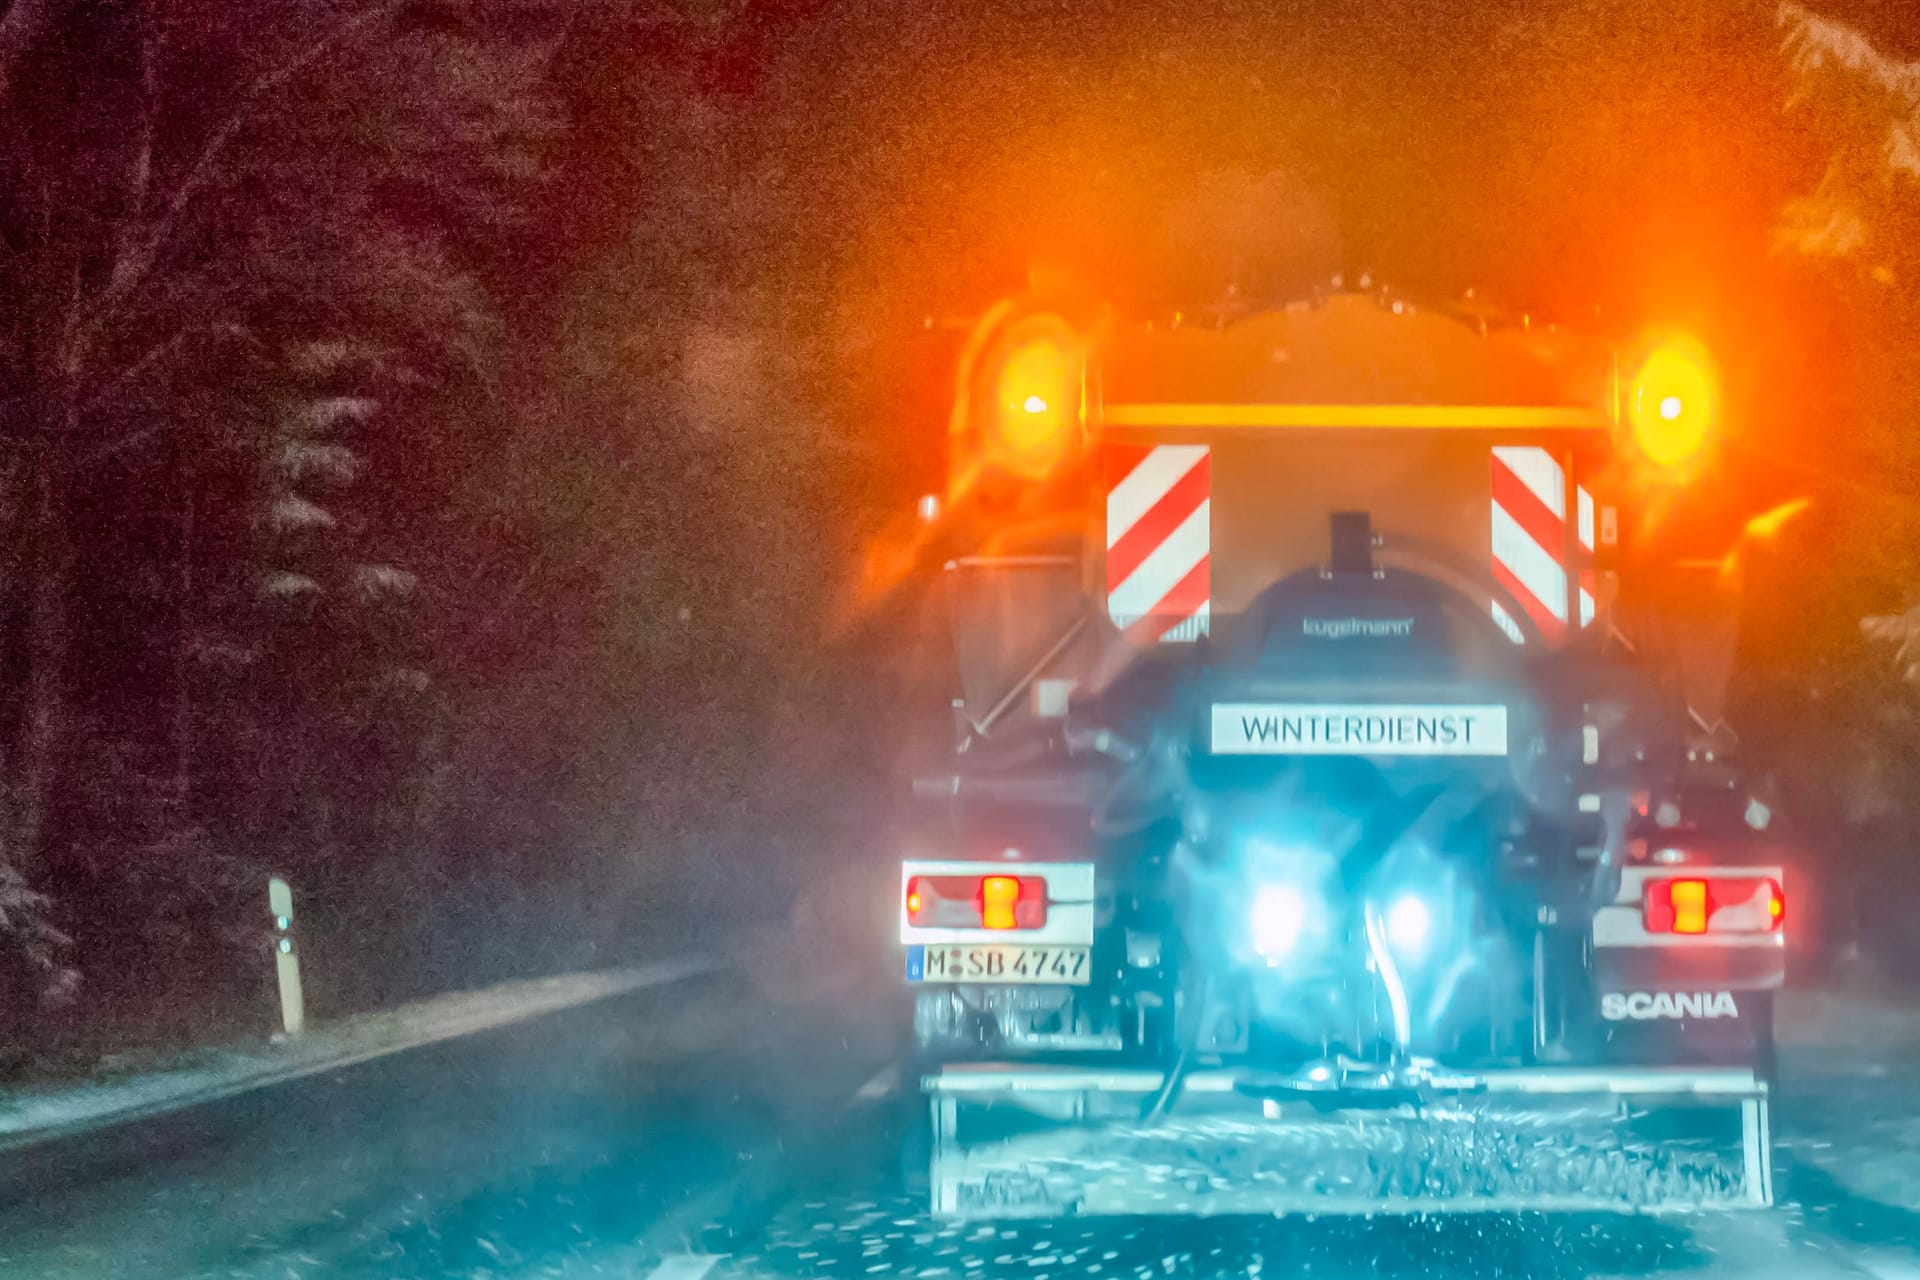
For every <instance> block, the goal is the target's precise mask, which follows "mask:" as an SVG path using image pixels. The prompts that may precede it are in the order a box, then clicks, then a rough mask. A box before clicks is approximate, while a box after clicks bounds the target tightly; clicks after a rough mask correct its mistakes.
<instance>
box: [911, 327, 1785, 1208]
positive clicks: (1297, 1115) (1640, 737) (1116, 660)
mask: <svg viewBox="0 0 1920 1280" xmlns="http://www.w3.org/2000/svg"><path fill="white" fill-rule="evenodd" d="M1670 364H1671V362H1669V365H1668V366H1667V367H1670ZM1650 367H1655V368H1658V367H1661V366H1654V365H1650ZM1709 410H1710V406H1709V405H1708V404H1707V403H1706V393H1705V390H1704V384H1702V383H1701V382H1700V381H1699V380H1697V379H1696V380H1693V381H1689V380H1688V379H1687V378H1678V379H1675V378H1671V377H1669V378H1668V379H1667V380H1666V382H1664V383H1662V382H1660V381H1659V380H1655V381H1654V382H1652V383H1648V382H1646V381H1645V379H1644V377H1640V378H1636V377H1633V376H1629V377H1626V378H1622V376H1621V375H1620V373H1619V372H1618V370H1617V369H1616V367H1615V364H1614V362H1613V359H1612V357H1611V355H1610V353H1608V352H1606V351H1605V350H1604V349H1602V348H1599V347H1597V346H1595V345H1593V344H1589V343H1585V342H1582V341H1580V340H1578V339H1576V338H1574V337H1572V336H1570V335H1565V334H1560V333H1557V332H1548V331H1545V330H1536V329H1535V328H1534V327H1533V326H1531V325H1527V324H1520V325H1515V326H1512V327H1509V328H1506V329H1497V328H1490V327H1489V326H1488V325H1486V324H1485V323H1484V322H1481V321H1477V320H1472V321H1470V320H1468V319H1464V318H1461V317H1456V316H1451V315H1447V314H1443V313H1435V312H1428V311H1424V310H1421V309H1418V308H1415V307H1412V306H1410V305H1409V304H1407V303H1406V302H1405V301H1404V300H1399V299H1394V298H1391V297H1386V296H1382V295H1374V294H1336V295H1334V296H1331V297H1328V298H1325V299H1321V300H1318V301H1316V302H1314V303H1312V304H1309V305H1303V306H1299V307H1293V308H1286V309H1282V310H1275V311H1269V312H1261V313H1257V314H1252V315H1248V316H1245V317H1241V318H1239V319H1238V320H1237V321H1236V322H1235V323H1233V324H1209V325H1204V326H1193V325H1189V324H1186V323H1184V322H1183V321H1182V320H1181V319H1180V318H1178V317H1163V318H1161V319H1160V320H1159V321H1157V322H1155V323H1153V324H1144V323H1136V324H1128V325H1124V326H1123V325H1119V324H1117V323H1113V322H1110V321H1109V322H1106V323H1104V324H1083V325H1074V324H1071V323H1068V322H1066V321H1063V320H1060V319H1058V318H1057V317H1054V316H1052V315H1049V314H1047V313H1045V312H1043V311H1041V310H1039V309H1036V308H1025V309H1023V308H1018V307H1013V308H1007V309H1003V310H1002V311H1000V312H998V313H996V314H995V315H993V316H990V317H989V318H988V320H987V321H986V322H985V323H984V324H983V326H982V328H981V330H980V331H979V332H978V333H976V335H975V339H974V341H973V343H972V344H971V346H970V348H969V351H968V353H967V356H966V358H965V360H964V361H963V369H962V378H961V383H960V390H959V394H958V396H957V403H956V410H955V417H954V429H953V432H952V446H953V483H952V485H951V486H950V490H949V493H948V495H947V502H946V504H945V507H944V514H943V517H942V520H943V529H942V533H943V535H944V536H945V537H946V538H947V539H948V540H949V545H950V546H951V547H952V549H953V552H954V554H952V555H951V556H950V557H949V558H948V559H947V560H946V562H945V563H946V568H945V574H944V576H945V579H946V588H947V593H948V600H949V602H950V604H951V622H952V640H953V646H952V651H953V654H954V657H955V661H954V667H953V672H954V696H953V699H952V705H951V711H952V724H951V734H950V736H949V737H947V740H946V741H945V742H944V743H943V749H942V750H941V751H940V752H939V753H938V763H937V765H936V767H933V768H931V769H929V770H927V771H926V772H925V773H924V774H923V775H922V776H920V777H919V778H917V779H916V781H915V793H916V795H917V797H918V798H919V812H918V815H917V819H916V821H915V822H914V823H913V824H911V826H910V827H909V829H907V830H906V831H903V832H902V833H901V836H900V843H901V846H902V848H901V852H902V855H903V860H902V864H901V870H900V881H899V903H900V917H899V922H900V935H899V936H900V941H901V943H902V945H903V947H904V950H905V956H904V971H905V976H906V980H907V982H908V983H909V984H910V985H911V986H912V987H913V989H914V993H915V995H914V1003H915V1026H914V1044H915V1062H916V1068H915V1071H914V1073H913V1074H914V1078H915V1079H917V1080H918V1082H919V1085H920V1090H921V1094H922V1097H923V1099H924V1121H925V1124H926V1126H927V1128H928V1130H929V1136H930V1138H931V1143H930V1149H931V1159H930V1168H929V1170H928V1172H929V1175H930V1186H931V1196H932V1202H933V1206H934V1208H935V1209H936V1210H937V1211H939V1212H941V1213H943V1214H949V1215H959V1216H1013V1215H1052V1214H1060V1213H1142V1212H1165V1213H1248V1212H1252V1213H1279V1212H1293V1211H1303V1212H1346V1211H1353V1212H1380V1211H1394V1210H1408V1211H1414V1210H1417V1211H1431V1210H1434V1209H1443V1208H1447V1209H1489V1208H1556V1209H1593V1208H1622V1209H1632V1210H1642V1211H1659V1210H1674V1209H1686V1210H1694V1209H1699V1208H1701V1207H1707V1206H1716V1207H1742V1206H1758V1205H1765V1204H1767V1203H1770V1200H1771V1194H1772V1192H1771V1172H1770V1169H1771V1166H1770V1151H1769V1145H1768V1137H1767V1120H1768V1103H1769V1081H1768V1074H1769V1064H1770V1053H1771V1025H1770V1017H1771V1005H1770V1000H1771V994H1770V993H1771V991H1772V990H1773V989H1775V988H1776V987H1778V986H1779V984H1780V983H1781V981H1782V980H1783V977H1784V955H1785V952H1784V933H1783V921H1784V914H1785V901H1786V899H1785V888H1786V882H1785V871H1784V861H1785V859H1784V856H1783V850H1782V847H1781V845H1780V843H1779V841H1778V838H1777V833H1776V831H1775V830H1774V827H1775V825H1776V824H1775V823H1774V820H1773V818H1772V814H1771V811H1770V810H1769V809H1768V807H1767V806H1765V805H1764V804H1761V803H1760V802H1759V801H1758V800H1756V799H1754V798H1753V797H1752V796H1750V795H1749V794H1748V792H1747V791H1746V789H1745V787H1744V783H1743V780H1742V779H1741V778H1740V776H1739V774H1738V772H1737V770H1736V769H1733V768H1731V767H1730V766H1729V761H1728V759H1727V751H1728V744H1727V741H1726V739H1725V736H1724V734H1714V733H1709V732H1707V731H1706V729H1707V725H1708V724H1709V723H1711V722H1710V721H1707V720H1706V719H1705V718H1704V717H1702V716H1700V715H1699V714H1697V712H1698V708H1697V707H1694V706H1690V705H1689V702H1688V700H1687V698H1686V697H1685V696H1684V694H1685V691H1684V690H1681V689H1679V688H1678V687H1677V686H1676V684H1675V682H1674V680H1673V679H1672V671H1671V669H1670V668H1668V667H1667V666H1663V664H1662V661H1661V659H1660V657H1659V655H1658V654H1657V653H1655V652H1653V651H1652V649H1653V646H1652V645H1650V644H1649V643H1647V641H1646V640H1645V639H1642V641H1641V642H1640V643H1638V644H1636V641H1635V635H1636V631H1638V632H1639V634H1640V635H1641V636H1642V637H1653V636H1656V635H1661V634H1664V632H1663V631H1662V629H1661V628H1660V626H1659V625H1658V622H1657V619H1652V617H1651V614H1650V613H1649V611H1648V609H1647V608H1646V607H1644V605H1643V604H1642V603H1641V601H1640V598H1639V597H1636V595H1635V592H1634V590H1633V589H1632V583H1633V581H1634V580H1635V579H1636V578H1652V577H1653V576H1654V575H1656V574H1657V573H1658V572H1659V569H1658V567H1657V566H1655V565H1652V564H1650V563H1649V562H1648V561H1646V560H1645V558H1643V557H1637V556H1636V554H1635V550H1634V547H1633V545H1632V542H1633V539H1632V530H1633V529H1634V527H1635V523H1634V522H1635V519H1636V513H1635V511H1634V509H1633V505H1632V502H1631V499H1632V498H1633V497H1634V496H1635V492H1636V490H1635V486H1636V484H1638V483H1641V480H1640V477H1641V475H1642V474H1643V472H1642V470H1641V469H1643V468H1644V467H1646V466H1648V465H1650V462H1651V455H1652V454H1653V453H1656V452H1662V451H1663V450H1662V448H1661V446H1663V445H1664V444H1667V443H1670V442H1671V438H1672V437H1673V436H1674V435H1675V434H1676V433H1679V432H1681V431H1683V430H1684V431H1693V430H1694V429H1695V428H1696V425H1697V424H1696V421H1693V420H1685V419H1687V416H1688V415H1689V414H1692V415H1695V417H1696V418H1698V417H1701V416H1705V415H1706V414H1707V413H1708V412H1709ZM1635 428H1643V429H1641V430H1636V429H1635ZM1664 452H1665V454H1666V455H1668V456H1666V457H1665V458H1664V460H1662V461H1661V462H1660V464H1659V465H1660V466H1661V467H1663V468H1664V469H1665V470H1667V471H1673V470H1675V465H1676V464H1675V461H1674V459H1673V457H1672V456H1671V455H1672V453H1673V451H1672V450H1664ZM1687 461H1688V459H1687V458H1686V457H1682V458H1680V459H1679V460H1678V462H1679V464H1680V465H1682V466H1683V465H1684V464H1685V463H1686V462H1687ZM1659 595H1660V593H1659V592H1650V593H1647V599H1654V598H1658V596H1659ZM1642 617H1646V618H1647V619H1648V620H1647V621H1645V622H1644V623H1643V622H1642V621H1641V619H1642Z"/></svg>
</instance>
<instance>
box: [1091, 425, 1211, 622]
mask: <svg viewBox="0 0 1920 1280" xmlns="http://www.w3.org/2000/svg"><path fill="white" fill-rule="evenodd" d="M1108 464H1109V467H1110V471H1109V483H1110V488H1109V489H1108V492H1107V534H1106V546H1107V575H1106V576H1107V616H1108V617H1110V618H1112V620H1113V622H1114V625H1115V626H1117V627H1119V628H1120V629H1121V630H1122V631H1123V632H1125V633H1126V634H1127V636H1128V638H1129V639H1132V640H1135V641H1139V642H1142V643H1149V644H1150V643H1153V642H1155V641H1192V640H1198V639H1199V638H1200V637H1202V636H1204V635H1206V634H1207V628H1208V625H1209V623H1210V621H1211V619H1212V605H1211V597H1212V590H1211V564H1210V561H1209V558H1208V557H1209V552H1210V549H1211V543H1212V512H1213V504H1212V501H1211V500H1210V499H1209V497H1208V491H1209V489H1210V487H1211V475H1210V473H1209V470H1208V468H1209V454H1208V450H1207V446H1205V445H1191V444H1177V445H1159V446H1156V447H1153V448H1148V449H1138V448H1128V447H1125V446H1115V447H1113V448H1111V449H1110V450H1109V452H1108Z"/></svg>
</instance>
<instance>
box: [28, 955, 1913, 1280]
mask: <svg viewBox="0 0 1920 1280" xmlns="http://www.w3.org/2000/svg"><path fill="white" fill-rule="evenodd" d="M764 986H765V984H752V983H748V982H746V981H744V980H743V979H741V978H740V977H737V976H730V975H721V976H717V977H710V978H702V979H696V980H692V981H689V982H686V983H681V984H677V985H674V986H670V987H665V988H658V989H653V990H648V991H643V992H639V993H636V994H634V995H632V996H628V997H623V998H620V999H617V1000H611V1001H607V1002H604V1003H602V1004H599V1005H594V1006H588V1007H586V1008H583V1009H579V1010H574V1011H570V1012H566V1013H561V1014H555V1015H551V1016H548V1017H545V1018H540V1019H535V1020H533V1021H530V1022H526V1023H521V1024H518V1025H516V1026H513V1027H510V1028H507V1029H504V1030H501V1031H497V1032H491V1033H487V1034H483V1035H478V1036H473V1037H470V1038H468V1039H465V1040H459V1041H454V1042H449V1043H444V1044H440V1045H436V1046H433V1047H430V1048H425V1049H420V1050H416V1051H413V1052H409V1053H402V1054H399V1055H396V1056H393V1057H390V1058H385V1059H381V1060H379V1061H376V1062H371V1063H367V1064H364V1065H361V1066H357V1067H352V1068H349V1069H346V1070H343V1071H340V1072H336V1073H333V1074H329V1075H322V1076H315V1077H311V1078H308V1079H305V1080H301V1081H297V1082H294V1083H291V1084H286V1085H281V1086H277V1087H274V1088H269V1089H263V1090H259V1091H256V1092H254V1093H249V1094H243V1095H240V1096H238V1097H234V1098H231V1099H228V1100H226V1101H223V1102H219V1103H215V1104H211V1105H208V1106H204V1107H199V1108H195V1109H192V1110H188V1111H183V1112H177V1113H174V1114H172V1115H169V1116H165V1117H161V1118H159V1119H155V1120H150V1121H146V1122H143V1123H140V1124H136V1125H131V1126H127V1127H124V1128H120V1129H115V1130H108V1131H102V1132H96V1133H94V1134H91V1135H86V1136H84V1137H80V1138H76V1139H74V1140H71V1141H68V1142H64V1143H61V1144H58V1145H55V1146H51V1147H43V1148H38V1149H34V1150H30V1151H26V1152H22V1153H17V1154H16V1155H14V1156H11V1157H7V1158H6V1162H5V1164H4V1166H0V1276H4V1277H6V1278H7V1280H14V1278H16V1277H18V1278H21V1280H36V1278H38V1277H49V1278H59V1280H66V1278H68V1277H88V1278H90V1280H91V1278H94V1277H101V1278H107V1277H111V1278H113V1280H121V1278H123V1277H124V1278H125V1280H143V1278H145V1277H165V1278H167V1280H175V1278H181V1277H248V1278H253V1277H274V1278H276V1280H286V1278H293V1280H317V1278H320V1277H353V1278H355V1280H359V1278H362V1277H366V1278H373V1277H378V1278H379V1280H402V1278H405V1277H421V1278H422V1280H424V1278H427V1277H436V1278H438V1277H456V1276H458V1277H533V1276H560V1277H588V1276H594V1277H633V1278H635V1280H640V1278H642V1277H652V1276H656V1275H657V1276H658V1277H659V1280H704V1278H707V1277H710V1278H711V1280H786V1278H792V1277H808V1278H810V1280H870V1278H872V1277H882V1276H889V1277H890V1276H903V1277H904V1276H914V1277H917V1278H918V1280H1010V1278H1012V1277H1019V1278H1021V1280H1066V1278H1073V1280H1197V1278H1202V1277H1204V1278H1207V1280H1212V1278H1213V1277H1220V1276H1227V1275H1232V1276H1245V1277H1260V1278H1269V1277H1281V1276H1326V1277H1345V1276H1369V1277H1371V1276H1409V1277H1410V1276H1462V1277H1466V1276H1472V1277H1516V1278H1517V1277H1529V1278H1534V1280H1561V1278H1565V1280H1575V1278H1584V1277H1589V1276H1600V1275H1607V1276H1660V1275H1669V1274H1671V1275H1680V1274H1689V1273H1690V1274H1695V1275H1701V1276H1720V1275H1728V1276H1732V1275H1740V1276H1755V1275H1762V1276H1780V1277H1788V1276H1791V1277H1792V1280H1815V1278H1817V1277H1822V1276H1843V1275H1873V1276H1876V1277H1879V1278H1880V1280H1889V1278H1890V1277H1896V1276H1900V1277H1915V1276H1920V1251H1916V1250H1920V1235H1916V1234H1912V1233H1914V1229H1915V1228H1916V1227H1917V1226H1920V1219H1916V1216H1915V1214H1914V1212H1913V1210H1912V1208H1911V1207H1903V1206H1900V1205H1889V1204H1879V1203H1863V1202H1860V1201H1859V1200H1857V1198H1855V1197H1851V1196H1848V1195H1847V1194H1846V1193H1845V1192H1844V1191H1842V1190H1839V1189H1837V1188H1836V1187H1835V1186H1834V1185H1833V1183H1832V1180H1831V1179H1830V1178H1824V1177H1823V1176H1822V1175H1818V1174H1816V1173H1815V1172H1814V1171H1813V1170H1811V1169H1801V1170H1796V1169H1795V1168H1793V1166H1792V1164H1791V1162H1790V1161H1789V1162H1788V1163H1787V1164H1786V1165H1785V1166H1784V1167H1783V1170H1782V1173H1783V1178H1782V1181H1783V1184H1784V1186H1785V1187H1786V1199H1787V1201H1788V1203H1786V1204H1784V1205H1783V1206H1782V1207H1781V1208H1779V1209H1777V1210H1775V1211H1773V1212H1771V1213H1766V1214H1741V1215H1716V1216H1712V1217H1702V1218H1700V1219H1689V1220H1685V1221H1672V1220H1667V1221H1656V1220H1647V1219H1631V1218H1614V1217H1595V1218H1565V1217H1562V1218H1551V1219H1549V1218H1527V1217H1494V1216H1473V1217H1450V1218H1445V1219H1434V1220H1430V1221H1419V1220H1412V1221H1409V1220H1403V1219H1397V1218H1385V1217H1383V1218H1380V1219H1375V1220H1371V1221H1369V1220H1354V1219H1329V1220H1323V1221H1317V1222H1316V1221H1307V1220H1286V1221H1275V1220H1267V1219H1227V1220H1214V1221H1204V1222H1182V1221H1172V1220H1168V1221H1155V1220H1139V1221H1099V1220H1089V1221H1072V1222H1060V1223H1029V1224H1022V1225H1018V1226H1012V1225H1009V1226H1005V1227H993V1226H982V1225H965V1224H962V1225H947V1224H940V1223H935V1222H933V1221H931V1220H930V1219H927V1218H926V1217H924V1216H923V1215H922V1214H921V1213H920V1211H919V1208H918V1205H917V1204H916V1203H915V1202H914V1201H913V1200H911V1199H909V1198H907V1196H906V1195H905V1193H904V1191H903V1188H902V1186H901V1181H900V1177H899V1172H898V1164H897V1161H896V1159H895V1149H896V1128H897V1125H898V1121H899V1115H900V1109H899V1104H898V1101H897V1098H896V1097H895V1096H893V1095H892V1094H891V1093H890V1091H889V1090H888V1089H887V1088H886V1086H887V1085H888V1084H889V1083H890V1081H891V1076H890V1075H889V1074H887V1072H888V1068H889V1063H890V1057H891V1054H890V1052H889V1046H890V1045H891V1044H892V1043H894V1033H893V1032H892V1030H891V1028H892V1027H893V1026H895V1025H897V1022H896V1021H895V1018H894V1016H893V1014H894V1013H895V1012H897V1004H895V1003H893V1002H892V998H891V997H889V996H887V995H885V994H884V993H883V992H882V991H879V990H876V991H875V992H873V993H871V998H869V999H860V1000H851V1001H849V1000H847V999H845V998H844V996H843V997H842V998H841V999H838V1000H834V1001H824V1000H819V999H815V1000H810V1001H798V1000H792V1001H789V1000H780V999H772V998H769V997H768V996H767V995H766V994H765V990H764ZM848 1010H853V1011H855V1012H852V1013H849V1012H847V1011H848ZM863 1085H864V1086H865V1088H864V1089H863V1087H862V1086H863ZM1915 1105H1916V1109H1920V1103H1916V1104H1915ZM1782 1123H1783V1125H1785V1124H1788V1123H1790V1121H1788V1120H1786V1119H1784V1118H1783V1120H1782ZM688 1255H694V1256H692V1257H689V1256H688Z"/></svg>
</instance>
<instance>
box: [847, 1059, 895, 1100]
mask: <svg viewBox="0 0 1920 1280" xmlns="http://www.w3.org/2000/svg"><path fill="white" fill-rule="evenodd" d="M899 1088H900V1064H899V1063H897V1062H890V1063H888V1064H887V1065H886V1066H884V1067H882V1068H880V1069H879V1070H878V1071H876V1072H874V1073H873V1077H872V1078H871V1079H869V1080H868V1081H867V1082H866V1083H865V1084H863V1085H861V1086H860V1087H859V1088H858V1089H855V1090H854V1091H853V1096H852V1097H851V1098H849V1099H847V1105H848V1106H849V1107H853V1106H858V1105H859V1104H860V1103H862V1102H878V1101H879V1100H880V1099H882V1098H887V1097H891V1096H893V1094H894V1092H895V1091H896V1090H898V1089H899Z"/></svg>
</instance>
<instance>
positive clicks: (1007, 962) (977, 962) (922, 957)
mask: <svg viewBox="0 0 1920 1280" xmlns="http://www.w3.org/2000/svg"><path fill="white" fill-rule="evenodd" d="M1090 968H1091V966H1090V965H1089V964H1088V961H1087V948H1085V947H1051V946H1032V947H1021V946H1014V945H1012V944H1009V943H1001V942H996V943H983V944H980V945H976V946H969V945H967V944H965V943H936V944H932V945H921V946H912V947H908V948H907V981H908V982H1009V983H1043V982H1044V983H1055V984H1061V983H1064V984H1067V985H1071V986H1076V987H1079V986H1085V985H1086V984H1087V972H1088V970H1089V969H1090Z"/></svg>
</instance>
